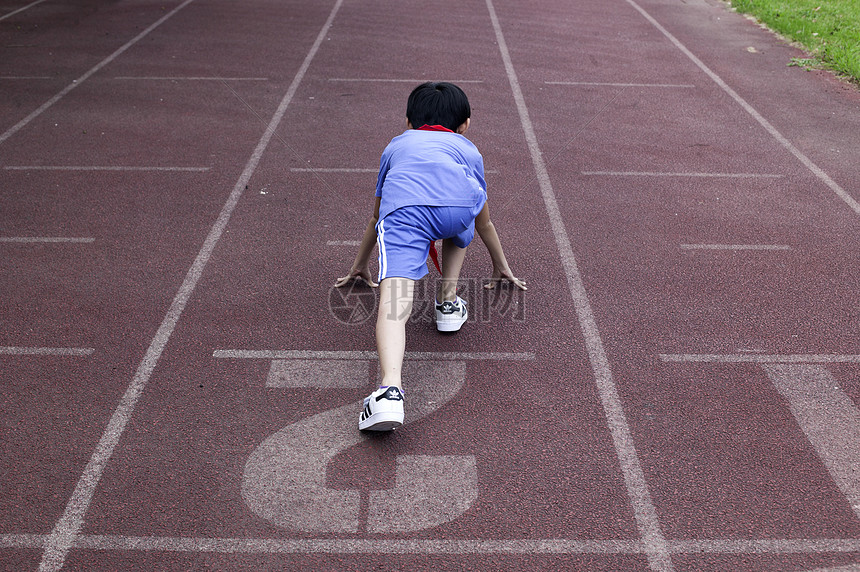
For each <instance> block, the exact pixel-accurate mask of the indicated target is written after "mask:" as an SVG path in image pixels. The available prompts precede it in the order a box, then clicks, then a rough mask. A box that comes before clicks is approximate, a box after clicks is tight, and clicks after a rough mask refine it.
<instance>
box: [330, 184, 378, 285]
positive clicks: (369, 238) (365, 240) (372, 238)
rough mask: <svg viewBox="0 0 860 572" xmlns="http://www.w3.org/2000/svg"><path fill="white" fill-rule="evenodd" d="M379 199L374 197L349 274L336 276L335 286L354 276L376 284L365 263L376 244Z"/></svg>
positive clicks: (349, 280) (344, 283)
mask: <svg viewBox="0 0 860 572" xmlns="http://www.w3.org/2000/svg"><path fill="white" fill-rule="evenodd" d="M380 200H381V199H380V197H376V201H375V203H374V207H373V216H372V217H371V218H370V220H369V221H367V228H365V229H364V235H363V236H362V237H361V244H360V245H359V246H358V254H356V255H355V261H354V262H353V263H352V268H350V270H349V274H347V275H346V276H343V277H342V278H338V279H337V282H335V283H334V285H335V286H336V287H337V288H340V287H341V286H346V285H347V284H349V283H350V282H351V281H352V280H354V279H356V278H361V279H362V280H364V281H365V282H367V283H368V284H369V285H370V286H372V287H373V288H376V287H377V286H378V284H377V283H376V282H374V281H373V278H371V276H370V270H368V268H367V263H368V262H369V261H370V255H371V254H372V253H373V247H374V246H376V223H377V222H378V221H379V203H380Z"/></svg>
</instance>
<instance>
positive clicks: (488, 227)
mask: <svg viewBox="0 0 860 572" xmlns="http://www.w3.org/2000/svg"><path fill="white" fill-rule="evenodd" d="M475 230H477V231H478V235H479V236H480V237H481V240H482V241H484V246H486V247H487V251H488V252H489V253H490V258H491V259H492V260H493V276H492V278H490V283H489V284H487V285H486V286H484V288H487V289H490V290H491V289H493V288H495V287H496V283H497V282H501V280H502V278H505V279H507V280H510V281H511V282H513V283H514V285H515V286H516V287H517V288H519V289H521V290H528V288H526V283H525V282H523V281H522V280H520V279H519V278H517V277H515V276H514V273H513V272H511V268H510V266H508V261H507V260H506V259H505V251H504V250H502V241H501V240H499V234H498V233H497V232H496V226H495V225H494V224H493V221H492V220H490V207H489V206H487V203H484V208H482V209H481V212H479V213H478V216H477V217H476V218H475Z"/></svg>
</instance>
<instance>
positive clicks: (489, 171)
mask: <svg viewBox="0 0 860 572" xmlns="http://www.w3.org/2000/svg"><path fill="white" fill-rule="evenodd" d="M290 171H291V172H293V173H373V174H374V175H375V174H377V173H379V169H378V168H377V169H370V168H360V167H321V168H313V167H291V168H290ZM484 173H485V174H487V175H498V174H499V171H498V170H495V169H486V170H484Z"/></svg>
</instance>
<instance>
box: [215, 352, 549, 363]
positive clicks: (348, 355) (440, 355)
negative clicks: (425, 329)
mask: <svg viewBox="0 0 860 572" xmlns="http://www.w3.org/2000/svg"><path fill="white" fill-rule="evenodd" d="M212 357H213V358H216V359H316V360H322V359H326V360H377V359H379V357H378V356H377V354H376V352H375V351H314V350H215V351H214V352H212ZM404 359H407V360H439V361H451V360H465V361H470V360H477V361H482V360H483V361H493V360H512V361H530V360H533V359H535V354H533V353H531V352H525V353H515V352H406V355H405V358H404Z"/></svg>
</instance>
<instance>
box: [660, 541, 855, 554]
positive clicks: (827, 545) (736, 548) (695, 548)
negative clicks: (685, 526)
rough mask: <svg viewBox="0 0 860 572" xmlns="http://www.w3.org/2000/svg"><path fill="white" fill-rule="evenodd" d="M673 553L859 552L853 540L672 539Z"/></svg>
mask: <svg viewBox="0 0 860 572" xmlns="http://www.w3.org/2000/svg"><path fill="white" fill-rule="evenodd" d="M670 545H671V548H672V553H673V554H697V553H707V554H828V553H833V554H837V553H841V552H860V539H857V538H809V539H807V538H792V539H779V538H773V539H756V540H722V539H712V540H672V541H671V542H670Z"/></svg>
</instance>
